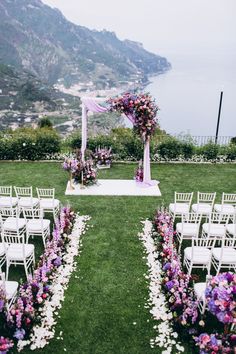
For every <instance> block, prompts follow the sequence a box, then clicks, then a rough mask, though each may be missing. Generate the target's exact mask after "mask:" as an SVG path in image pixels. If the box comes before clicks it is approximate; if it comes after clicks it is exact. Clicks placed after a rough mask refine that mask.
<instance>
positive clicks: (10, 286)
mask: <svg viewBox="0 0 236 354" xmlns="http://www.w3.org/2000/svg"><path fill="white" fill-rule="evenodd" d="M18 285H19V284H18V282H17V281H8V280H6V279H5V273H3V272H2V270H1V267H0V287H1V288H2V289H3V291H4V293H5V294H6V300H7V310H8V311H9V309H10V307H11V305H12V304H13V302H14V301H15V299H16V295H17V289H18Z"/></svg>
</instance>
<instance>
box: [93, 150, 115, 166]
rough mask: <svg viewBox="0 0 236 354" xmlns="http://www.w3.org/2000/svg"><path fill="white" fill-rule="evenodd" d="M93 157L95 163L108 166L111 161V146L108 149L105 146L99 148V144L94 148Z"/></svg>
mask: <svg viewBox="0 0 236 354" xmlns="http://www.w3.org/2000/svg"><path fill="white" fill-rule="evenodd" d="M93 158H94V161H95V163H96V164H98V165H100V166H109V165H111V161H112V152H111V147H110V148H109V149H108V148H107V147H104V148H101V147H100V146H99V147H97V148H96V150H95V152H94V153H93Z"/></svg>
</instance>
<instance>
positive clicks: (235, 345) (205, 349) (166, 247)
mask: <svg viewBox="0 0 236 354" xmlns="http://www.w3.org/2000/svg"><path fill="white" fill-rule="evenodd" d="M174 236H175V233H174V230H173V223H172V219H171V217H170V215H169V214H168V213H167V212H166V211H158V212H157V213H156V215H155V218H154V222H153V224H152V223H151V222H150V221H148V220H146V221H145V222H144V228H143V232H142V233H141V234H139V238H140V239H141V240H142V242H143V245H144V247H145V249H146V252H147V255H148V257H147V264H148V266H149V274H148V275H146V278H148V279H150V285H149V292H150V295H149V302H148V303H149V306H151V310H150V312H151V313H152V315H153V317H154V319H155V320H159V321H160V320H161V321H162V322H161V324H159V326H154V328H156V329H157V332H158V335H157V337H156V338H155V339H152V340H151V342H150V344H151V347H154V346H155V345H157V346H159V347H163V346H164V347H166V346H167V344H168V343H171V344H170V345H168V350H165V351H164V352H163V353H172V350H173V351H174V352H176V350H179V351H183V350H184V348H183V347H181V346H180V345H179V343H178V342H177V339H176V340H173V341H171V332H173V328H174V327H176V325H177V328H178V329H179V330H181V331H184V332H186V333H187V332H188V341H190V342H191V343H192V345H193V346H194V344H195V348H196V352H197V351H198V350H199V352H200V354H208V353H209V354H218V353H219V354H223V353H224V354H226V353H227V354H231V353H232V354H233V353H235V350H236V334H235V331H234V330H233V329H232V327H231V329H230V325H231V324H236V311H235V310H236V299H235V294H236V274H235V273H232V272H224V273H220V274H219V275H218V276H214V277H212V279H211V280H210V282H209V283H208V286H207V288H206V301H207V303H208V312H207V313H206V314H205V315H204V316H200V313H199V311H198V300H197V299H196V297H195V294H194V291H193V285H192V282H193V278H192V277H191V276H189V275H187V274H186V273H184V271H183V270H182V265H181V261H180V257H179V255H178V252H177V249H176V245H175V241H174V242H173V239H174ZM160 299H161V300H160ZM162 306H163V307H162ZM170 312H171V313H170ZM212 315H213V316H216V318H217V319H218V321H219V322H218V326H217V328H210V327H209V325H210V324H211V321H212V320H213V322H214V319H213V317H212ZM210 316H211V317H210ZM167 318H168V319H169V323H168V321H167ZM205 321H206V322H207V323H208V324H207V328H205V331H206V330H207V331H210V332H211V331H213V333H210V334H208V333H206V332H204V331H203V327H206V323H205ZM222 325H223V326H224V328H221V329H220V327H222ZM214 326H215V325H214ZM163 328H164V331H163ZM173 333H174V337H175V338H177V337H178V336H179V340H180V337H181V334H180V332H178V334H177V333H176V332H173ZM184 340H185V341H186V336H185V339H184Z"/></svg>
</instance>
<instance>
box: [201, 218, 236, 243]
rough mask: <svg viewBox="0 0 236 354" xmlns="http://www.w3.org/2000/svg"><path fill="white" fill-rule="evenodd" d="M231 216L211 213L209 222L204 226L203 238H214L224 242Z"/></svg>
mask: <svg viewBox="0 0 236 354" xmlns="http://www.w3.org/2000/svg"><path fill="white" fill-rule="evenodd" d="M229 216H230V215H229V214H223V213H216V212H213V213H211V214H210V215H209V216H208V218H207V222H206V223H204V224H203V225H202V237H204V238H207V237H208V236H209V237H213V238H216V239H217V240H222V239H223V237H224V236H225V233H226V225H227V223H228V222H229Z"/></svg>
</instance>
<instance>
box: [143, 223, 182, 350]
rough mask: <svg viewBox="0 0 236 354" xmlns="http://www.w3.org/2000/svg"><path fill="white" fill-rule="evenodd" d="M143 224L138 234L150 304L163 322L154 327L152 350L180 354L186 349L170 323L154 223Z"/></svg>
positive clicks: (151, 311)
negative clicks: (145, 261) (141, 246)
mask: <svg viewBox="0 0 236 354" xmlns="http://www.w3.org/2000/svg"><path fill="white" fill-rule="evenodd" d="M143 224H144V226H143V231H142V233H139V234H138V237H139V239H140V240H141V241H142V243H143V246H144V248H145V251H146V254H147V265H148V268H149V269H148V273H147V275H146V276H145V277H146V278H147V279H149V281H150V284H149V299H148V304H149V306H150V313H151V314H152V316H153V318H154V319H155V320H157V321H161V322H160V323H159V324H158V325H155V326H154V329H155V330H156V332H157V335H156V337H155V338H154V339H151V340H150V346H151V347H152V348H154V347H155V346H158V347H161V348H163V352H162V354H169V353H171V352H172V350H173V349H176V351H177V352H178V353H180V352H183V351H184V348H183V347H182V346H181V345H180V343H179V342H178V333H177V332H175V331H174V330H173V327H172V324H171V321H170V320H171V319H172V317H173V315H172V313H171V311H170V310H169V309H168V306H167V304H166V298H165V295H164V294H163V292H162V277H161V272H162V265H161V263H160V262H159V261H158V257H159V255H158V252H157V249H156V246H155V242H154V240H153V238H152V233H153V228H152V223H151V221H149V220H145V221H144V222H143Z"/></svg>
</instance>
